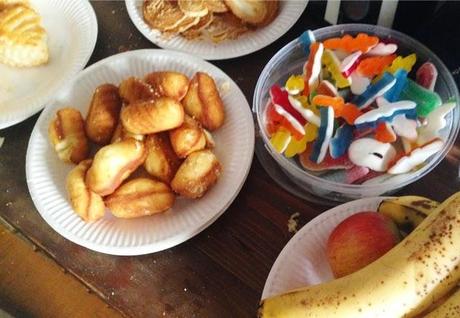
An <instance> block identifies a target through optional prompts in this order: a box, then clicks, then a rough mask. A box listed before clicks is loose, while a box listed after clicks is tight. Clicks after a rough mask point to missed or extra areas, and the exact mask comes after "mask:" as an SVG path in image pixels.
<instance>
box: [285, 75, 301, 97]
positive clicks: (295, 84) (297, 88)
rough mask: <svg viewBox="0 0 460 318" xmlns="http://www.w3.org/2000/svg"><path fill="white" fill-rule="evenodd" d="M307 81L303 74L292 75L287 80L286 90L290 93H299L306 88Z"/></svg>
mask: <svg viewBox="0 0 460 318" xmlns="http://www.w3.org/2000/svg"><path fill="white" fill-rule="evenodd" d="M304 87H305V82H304V79H303V76H301V75H291V76H290V77H289V79H288V80H287V81H286V85H285V88H286V91H287V92H288V93H289V94H290V95H297V94H299V93H300V92H302V91H303V90H304Z"/></svg>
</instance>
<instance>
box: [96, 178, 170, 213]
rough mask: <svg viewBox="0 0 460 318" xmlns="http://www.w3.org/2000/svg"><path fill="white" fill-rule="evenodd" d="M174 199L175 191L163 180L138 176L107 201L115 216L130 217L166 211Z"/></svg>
mask: <svg viewBox="0 0 460 318" xmlns="http://www.w3.org/2000/svg"><path fill="white" fill-rule="evenodd" d="M174 201H175V196H174V193H173V192H172V191H171V189H170V188H169V187H168V186H167V185H166V184H164V183H163V182H160V181H155V180H151V179H147V178H137V179H133V180H131V181H129V182H127V183H125V184H123V185H122V186H121V187H120V188H118V189H117V190H116V191H115V192H114V193H113V194H111V195H110V196H109V197H107V198H106V200H105V203H106V204H107V207H108V208H109V209H110V211H111V212H112V214H113V215H114V216H116V217H119V218H126V219H128V218H136V217H141V216H147V215H152V214H155V213H160V212H163V211H166V210H168V209H169V208H171V207H172V205H173V204H174Z"/></svg>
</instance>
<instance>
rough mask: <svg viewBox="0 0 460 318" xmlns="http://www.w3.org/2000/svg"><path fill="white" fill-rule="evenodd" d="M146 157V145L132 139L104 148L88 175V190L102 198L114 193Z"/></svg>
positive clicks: (95, 157)
mask: <svg viewBox="0 0 460 318" xmlns="http://www.w3.org/2000/svg"><path fill="white" fill-rule="evenodd" d="M145 156H146V152H145V147H144V143H143V142H140V141H138V140H134V139H132V138H128V139H126V140H122V141H120V142H116V143H114V144H110V145H107V146H105V147H102V148H101V149H99V151H98V152H97V153H96V155H95V156H94V160H93V164H92V165H91V168H89V170H88V173H87V174H86V184H87V185H88V188H89V189H90V190H92V191H94V192H96V193H97V194H99V195H102V196H105V195H108V194H111V193H113V192H114V191H115V189H116V188H118V186H119V185H120V184H121V183H122V182H123V181H124V180H125V179H126V178H128V177H129V175H130V174H131V173H132V172H133V171H134V170H136V169H137V167H139V166H140V165H141V164H142V163H143V162H144V160H145Z"/></svg>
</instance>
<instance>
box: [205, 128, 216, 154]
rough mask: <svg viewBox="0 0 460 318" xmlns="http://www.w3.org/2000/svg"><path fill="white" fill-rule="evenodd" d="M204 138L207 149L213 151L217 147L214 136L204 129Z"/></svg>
mask: <svg viewBox="0 0 460 318" xmlns="http://www.w3.org/2000/svg"><path fill="white" fill-rule="evenodd" d="M203 132H204V136H205V138H206V148H208V149H212V148H214V147H215V146H216V142H215V141H214V137H213V136H212V134H211V133H210V132H209V131H208V130H207V129H204V128H203Z"/></svg>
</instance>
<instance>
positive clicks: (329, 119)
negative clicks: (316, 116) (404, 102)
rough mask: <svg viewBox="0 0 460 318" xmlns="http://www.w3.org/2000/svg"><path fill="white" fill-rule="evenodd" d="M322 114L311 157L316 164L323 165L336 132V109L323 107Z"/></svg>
mask: <svg viewBox="0 0 460 318" xmlns="http://www.w3.org/2000/svg"><path fill="white" fill-rule="evenodd" d="M320 113H321V126H320V127H319V131H318V138H317V139H316V141H315V143H314V148H313V152H312V153H311V157H310V159H311V160H312V161H314V162H316V163H321V161H323V159H324V157H325V156H326V154H327V149H328V147H329V142H330V140H331V137H332V133H333V132H334V109H333V108H332V107H322V108H321V109H320Z"/></svg>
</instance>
